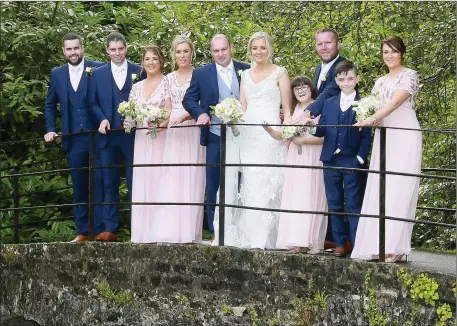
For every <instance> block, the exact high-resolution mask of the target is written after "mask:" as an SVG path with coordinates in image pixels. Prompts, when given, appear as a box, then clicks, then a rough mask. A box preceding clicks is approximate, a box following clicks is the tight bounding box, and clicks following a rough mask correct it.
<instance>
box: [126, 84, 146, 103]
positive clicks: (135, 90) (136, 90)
mask: <svg viewBox="0 0 457 326" xmlns="http://www.w3.org/2000/svg"><path fill="white" fill-rule="evenodd" d="M140 85H143V81H140V82H138V83H135V84H133V86H132V89H131V90H130V94H129V100H136V99H137V98H138V97H139V96H140V89H141V88H140V87H141V86H140Z"/></svg>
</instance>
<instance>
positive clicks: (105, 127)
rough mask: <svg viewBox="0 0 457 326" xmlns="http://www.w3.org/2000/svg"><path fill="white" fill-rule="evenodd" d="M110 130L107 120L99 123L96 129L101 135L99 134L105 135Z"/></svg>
mask: <svg viewBox="0 0 457 326" xmlns="http://www.w3.org/2000/svg"><path fill="white" fill-rule="evenodd" d="M110 129H111V128H110V125H109V121H108V119H105V120H103V121H102V122H100V127H98V132H99V133H101V134H104V135H106V131H107V130H110Z"/></svg>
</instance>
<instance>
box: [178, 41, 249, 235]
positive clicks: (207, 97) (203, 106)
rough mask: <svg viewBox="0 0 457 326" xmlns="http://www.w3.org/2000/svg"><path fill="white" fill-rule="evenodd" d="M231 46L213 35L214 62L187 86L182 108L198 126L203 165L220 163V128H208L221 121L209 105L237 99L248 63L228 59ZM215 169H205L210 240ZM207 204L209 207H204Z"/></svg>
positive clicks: (197, 72)
mask: <svg viewBox="0 0 457 326" xmlns="http://www.w3.org/2000/svg"><path fill="white" fill-rule="evenodd" d="M232 51H233V47H232V45H231V44H230V41H229V39H228V38H227V36H225V35H223V34H217V35H215V36H214V37H213V38H212V39H211V56H212V57H213V59H214V61H215V62H214V63H210V64H207V65H205V66H203V67H200V68H197V69H195V70H194V72H193V74H192V79H191V82H190V86H189V88H188V89H187V91H186V94H185V96H184V98H183V101H182V105H183V107H184V108H185V109H186V111H187V112H189V114H190V115H191V116H192V118H194V119H195V120H196V121H197V125H201V126H202V127H201V137H200V144H201V145H202V146H206V163H207V164H208V163H215V164H219V163H220V146H221V140H220V139H221V137H220V135H221V128H220V126H210V127H208V126H207V125H209V124H211V123H212V124H218V123H221V121H220V120H219V119H218V118H217V117H216V116H215V115H211V113H210V106H213V105H216V104H218V103H220V102H222V101H223V100H224V99H226V98H236V99H238V100H239V98H240V79H241V76H240V73H241V71H243V70H246V69H248V68H249V65H248V64H245V63H241V62H237V61H233V60H232ZM219 173H220V169H219V167H209V166H207V167H206V199H205V203H206V204H207V206H206V216H207V220H208V227H209V231H210V233H211V235H212V236H213V239H214V226H213V221H214V212H215V206H213V205H211V204H216V197H217V190H218V189H219V184H220V178H219ZM208 204H209V205H208Z"/></svg>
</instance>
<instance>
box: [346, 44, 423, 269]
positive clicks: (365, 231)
mask: <svg viewBox="0 0 457 326" xmlns="http://www.w3.org/2000/svg"><path fill="white" fill-rule="evenodd" d="M405 52H406V47H405V44H404V43H403V41H402V40H401V38H399V37H396V36H391V37H388V38H386V39H385V40H383V41H382V58H383V61H384V63H385V65H386V66H387V68H389V73H388V74H387V75H385V76H383V77H381V78H379V79H378V80H377V81H376V83H375V86H374V88H373V91H374V92H378V93H379V96H380V99H381V108H380V109H379V110H378V111H377V112H376V113H375V114H373V115H372V116H371V117H369V118H368V119H366V120H365V121H362V122H361V123H358V124H357V125H359V126H373V125H376V124H377V123H378V122H381V123H382V125H383V126H386V127H403V128H415V129H419V128H420V126H419V122H418V121H417V118H416V112H415V111H414V105H415V100H416V95H417V92H418V89H419V79H418V76H417V73H416V72H415V71H414V70H411V69H408V68H406V67H404V66H403V55H404V54H405ZM386 143H387V144H386V170H387V171H395V172H403V173H415V174H419V173H420V172H421V162H422V134H421V132H420V131H410V130H396V129H387V132H386ZM379 160H380V159H379V130H376V133H375V139H374V143H373V150H372V155H371V160H370V170H379ZM418 194H419V178H418V177H408V176H400V175H387V177H386V215H388V216H394V217H400V218H407V219H411V220H414V219H415V213H416V205H417V199H418ZM361 214H373V215H377V214H379V174H374V173H369V175H368V181H367V186H366V190H365V197H364V200H363V205H362V212H361ZM413 225H414V224H412V223H406V222H401V221H393V220H386V239H385V244H386V246H385V248H386V262H396V261H402V260H405V258H406V255H408V254H409V253H410V252H411V235H412V231H413ZM378 235H379V224H378V219H375V218H367V217H361V218H360V220H359V225H358V228H357V234H356V239H355V246H354V250H353V251H352V255H351V258H356V259H363V260H373V259H377V258H378V255H379V240H378Z"/></svg>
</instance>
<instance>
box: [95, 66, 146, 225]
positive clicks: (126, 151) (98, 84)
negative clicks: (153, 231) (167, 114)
mask: <svg viewBox="0 0 457 326" xmlns="http://www.w3.org/2000/svg"><path fill="white" fill-rule="evenodd" d="M140 71H141V67H140V66H138V65H136V64H134V63H131V62H127V76H126V79H125V83H124V85H123V87H122V89H119V88H118V86H117V84H116V82H115V80H114V77H113V73H112V71H111V62H109V63H107V64H105V65H104V66H102V67H100V68H98V69H97V70H96V71H95V72H94V74H93V78H92V79H91V83H93V87H91V92H90V93H89V105H90V109H91V111H92V113H93V115H94V116H95V117H96V119H97V122H98V124H100V123H101V122H102V121H103V120H105V119H106V120H108V121H109V123H110V128H111V129H119V128H121V127H122V125H123V122H124V118H123V117H122V116H121V115H120V114H119V113H118V111H117V110H118V107H119V104H120V103H121V102H122V101H127V100H128V98H129V95H130V90H131V89H132V84H133V82H132V74H135V75H136V76H137V77H140ZM97 136H98V144H99V147H100V161H101V164H102V165H119V164H122V162H123V163H124V164H126V165H131V164H133V147H134V141H135V133H134V132H132V133H131V134H126V133H125V132H124V131H123V130H119V131H108V132H107V134H106V135H103V134H100V133H98V135H97ZM102 170H103V181H104V182H103V186H104V190H105V201H106V202H119V186H120V177H121V175H120V172H121V170H120V169H119V168H106V169H102ZM132 174H133V168H132V167H127V168H126V179H127V187H128V190H129V194H130V197H131V193H132ZM104 212H105V214H104V224H105V228H104V231H105V232H112V233H117V231H118V225H119V207H118V206H116V205H113V206H105V210H104Z"/></svg>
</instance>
